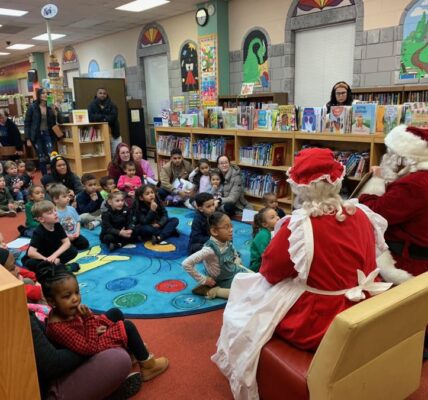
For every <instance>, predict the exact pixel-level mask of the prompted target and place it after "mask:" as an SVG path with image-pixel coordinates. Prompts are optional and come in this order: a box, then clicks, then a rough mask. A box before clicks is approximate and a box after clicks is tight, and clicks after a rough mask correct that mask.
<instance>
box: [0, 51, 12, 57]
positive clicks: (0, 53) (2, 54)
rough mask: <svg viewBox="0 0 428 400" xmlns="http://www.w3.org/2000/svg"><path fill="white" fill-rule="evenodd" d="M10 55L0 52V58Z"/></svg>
mask: <svg viewBox="0 0 428 400" xmlns="http://www.w3.org/2000/svg"><path fill="white" fill-rule="evenodd" d="M9 54H10V53H5V52H3V51H0V56H8V55H9Z"/></svg>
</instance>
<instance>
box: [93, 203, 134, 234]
mask: <svg viewBox="0 0 428 400" xmlns="http://www.w3.org/2000/svg"><path fill="white" fill-rule="evenodd" d="M131 219H132V213H131V212H130V210H129V209H128V208H127V207H126V206H124V207H123V208H122V209H121V210H113V209H112V208H111V207H110V206H109V205H107V211H105V212H103V213H102V216H101V234H100V237H101V240H102V238H103V237H104V236H105V235H109V234H110V235H116V236H119V232H120V230H121V229H122V228H125V229H129V227H130V225H131Z"/></svg>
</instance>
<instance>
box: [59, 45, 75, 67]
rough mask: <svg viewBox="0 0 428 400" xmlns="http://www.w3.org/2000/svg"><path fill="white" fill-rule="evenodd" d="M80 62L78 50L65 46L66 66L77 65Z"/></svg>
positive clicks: (63, 60) (64, 60) (64, 61)
mask: <svg viewBox="0 0 428 400" xmlns="http://www.w3.org/2000/svg"><path fill="white" fill-rule="evenodd" d="M77 62H78V59H77V53H76V50H74V47H73V46H65V47H64V51H63V53H62V63H63V65H66V64H76V63H77Z"/></svg>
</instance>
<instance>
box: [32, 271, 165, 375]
mask: <svg viewBox="0 0 428 400" xmlns="http://www.w3.org/2000/svg"><path fill="white" fill-rule="evenodd" d="M37 279H38V280H39V282H40V283H41V285H42V290H43V294H44V296H45V298H46V300H47V301H48V303H49V305H50V306H51V307H52V310H51V311H50V313H49V316H48V319H47V326H46V335H47V336H48V338H49V339H51V340H52V341H54V342H55V343H57V344H58V345H60V346H63V347H66V348H68V349H69V350H71V351H74V352H75V353H77V354H81V355H83V356H92V355H94V354H97V353H100V352H101V351H103V350H107V349H111V348H115V347H123V348H125V349H127V350H128V351H129V352H130V353H131V354H132V355H133V356H134V357H135V359H136V360H137V362H138V364H139V366H140V371H141V377H142V379H143V381H148V380H150V379H152V378H154V377H155V376H157V375H160V374H161V373H162V372H164V371H165V370H166V369H167V368H168V364H169V362H168V359H167V358H165V357H159V358H155V357H154V356H153V354H150V353H149V352H148V350H147V348H146V345H145V344H144V342H143V340H142V339H141V336H140V334H139V332H138V330H137V328H136V327H135V325H134V324H133V323H132V322H131V321H129V320H125V319H124V317H123V314H122V312H121V311H120V310H119V309H117V308H113V309H111V310H109V311H107V312H106V313H105V314H102V315H94V314H93V313H92V311H91V310H90V309H89V308H88V307H87V306H85V305H84V304H82V303H81V296H80V291H79V285H78V283H77V280H76V277H75V276H74V275H73V274H72V273H70V272H69V271H68V270H67V268H66V267H65V266H64V265H62V264H59V265H57V266H54V265H52V264H49V263H43V265H41V266H40V268H39V269H38V271H37Z"/></svg>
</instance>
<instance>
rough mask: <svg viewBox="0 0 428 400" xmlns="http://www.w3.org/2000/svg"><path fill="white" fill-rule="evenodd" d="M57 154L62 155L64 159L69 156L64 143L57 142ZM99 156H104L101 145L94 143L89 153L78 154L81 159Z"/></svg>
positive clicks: (102, 145)
mask: <svg viewBox="0 0 428 400" xmlns="http://www.w3.org/2000/svg"><path fill="white" fill-rule="evenodd" d="M58 153H59V154H62V155H63V156H64V157H67V156H68V155H69V154H68V151H67V145H66V144H64V143H60V142H58ZM100 156H105V151H104V144H103V143H94V145H93V146H92V148H91V149H90V151H89V150H88V151H85V152H84V153H81V154H80V157H81V158H91V157H100Z"/></svg>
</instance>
